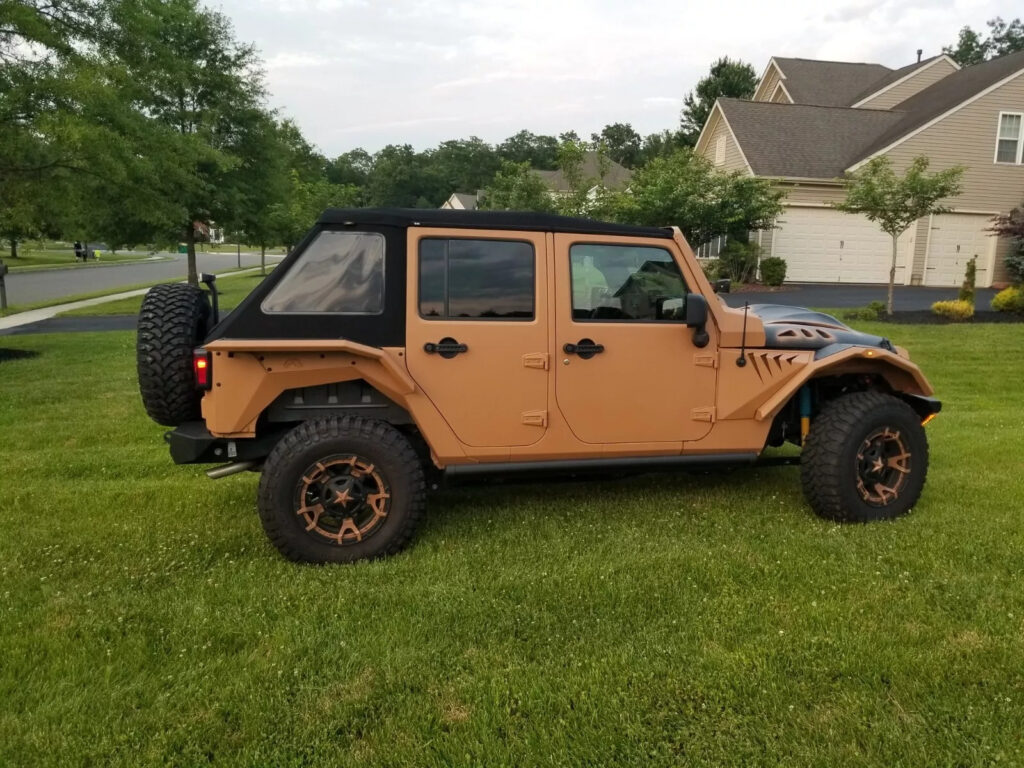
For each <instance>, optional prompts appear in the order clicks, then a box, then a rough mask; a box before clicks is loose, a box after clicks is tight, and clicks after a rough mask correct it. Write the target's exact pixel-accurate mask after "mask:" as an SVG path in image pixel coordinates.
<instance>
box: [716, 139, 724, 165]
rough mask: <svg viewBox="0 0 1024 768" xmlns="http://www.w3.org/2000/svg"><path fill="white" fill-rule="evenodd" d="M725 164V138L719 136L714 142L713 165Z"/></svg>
mask: <svg viewBox="0 0 1024 768" xmlns="http://www.w3.org/2000/svg"><path fill="white" fill-rule="evenodd" d="M723 163H725V136H719V137H718V141H716V142H715V165H722V164H723Z"/></svg>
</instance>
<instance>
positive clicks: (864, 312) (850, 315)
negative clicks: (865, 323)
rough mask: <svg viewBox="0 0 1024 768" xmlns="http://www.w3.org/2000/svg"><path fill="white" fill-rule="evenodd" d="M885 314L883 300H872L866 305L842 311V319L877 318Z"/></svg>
mask: <svg viewBox="0 0 1024 768" xmlns="http://www.w3.org/2000/svg"><path fill="white" fill-rule="evenodd" d="M884 314H885V302H884V301H872V302H871V303H870V304H868V305H867V306H866V307H859V308H858V309H851V310H848V311H846V312H843V319H844V320H878V319H879V318H881V317H882V315H884Z"/></svg>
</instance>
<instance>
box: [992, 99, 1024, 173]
mask: <svg viewBox="0 0 1024 768" xmlns="http://www.w3.org/2000/svg"><path fill="white" fill-rule="evenodd" d="M1022 148H1024V113H1021V112H1000V113H999V133H998V135H997V137H996V162H997V163H1014V164H1018V165H1019V164H1020V163H1021V150H1022Z"/></svg>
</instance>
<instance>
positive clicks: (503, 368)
mask: <svg viewBox="0 0 1024 768" xmlns="http://www.w3.org/2000/svg"><path fill="white" fill-rule="evenodd" d="M546 265H547V249H546V246H545V240H544V236H543V235H542V234H530V233H522V234H520V233H510V232H477V231H471V230H433V231H431V230H423V231H417V230H414V229H410V230H409V252H408V287H409V290H408V297H407V303H406V307H407V312H406V317H407V320H406V359H407V360H408V366H409V372H410V373H411V374H412V377H413V378H414V379H415V380H416V383H417V384H418V385H419V386H420V388H422V389H423V391H424V392H425V393H426V395H427V397H428V398H430V400H431V402H433V403H434V405H435V406H437V409H438V410H439V411H440V412H441V415H442V416H443V417H444V419H445V420H446V421H447V422H448V425H449V426H450V427H451V428H452V431H453V432H455V434H456V436H457V437H458V438H459V440H461V441H462V442H463V443H465V444H466V445H472V446H476V447H504V446H510V447H511V446H523V445H532V444H533V443H535V442H537V441H538V440H540V438H541V437H542V436H543V435H544V432H545V430H546V428H547V424H548V413H547V408H548V370H549V367H550V366H549V359H548V306H547V302H548V294H547V270H546Z"/></svg>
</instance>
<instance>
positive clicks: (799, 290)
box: [724, 283, 996, 311]
mask: <svg viewBox="0 0 1024 768" xmlns="http://www.w3.org/2000/svg"><path fill="white" fill-rule="evenodd" d="M887 290H888V288H887V287H886V286H884V285H821V284H812V283H794V284H791V285H786V286H783V288H782V289H781V290H779V291H775V292H761V291H751V292H749V293H729V294H725V296H724V298H725V303H726V304H728V305H729V306H730V307H742V306H743V302H745V301H749V302H750V303H751V304H789V305H792V306H796V307H828V308H839V307H843V308H845V307H866V306H867V305H868V304H870V303H871V302H872V301H883V302H884V301H885V299H886V292H887ZM958 293H959V289H958V288H925V287H924V286H919V285H898V286H896V289H895V291H894V292H893V304H894V306H895V308H896V310H897V311H899V310H907V311H911V310H922V309H931V307H932V304H934V303H935V302H936V301H945V300H946V299H955V298H956V297H957V294H958ZM995 295H996V291H994V290H992V289H990V288H979V289H977V292H976V294H975V298H974V305H975V306H976V307H977V308H978V309H979V310H980V309H988V307H989V303H990V302H991V301H992V297H993V296H995Z"/></svg>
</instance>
